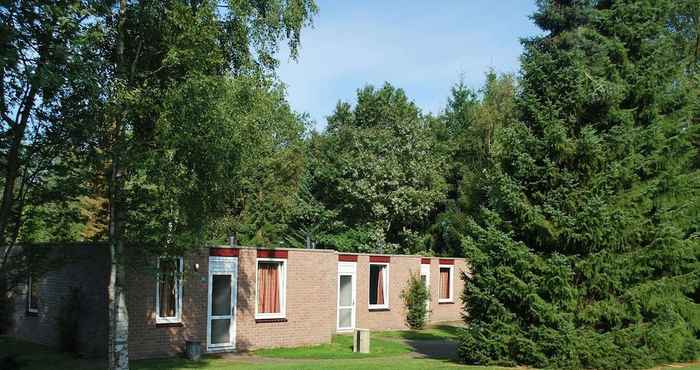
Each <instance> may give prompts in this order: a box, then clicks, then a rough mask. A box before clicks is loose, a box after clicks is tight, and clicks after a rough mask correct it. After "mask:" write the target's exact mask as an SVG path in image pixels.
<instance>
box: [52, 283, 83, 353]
mask: <svg viewBox="0 0 700 370" xmlns="http://www.w3.org/2000/svg"><path fill="white" fill-rule="evenodd" d="M62 303H63V304H62V305H61V311H60V313H59V315H58V321H57V322H58V335H59V346H60V349H61V351H63V352H68V353H74V354H77V353H78V350H79V343H78V324H79V323H80V289H78V288H71V290H70V292H69V293H68V296H67V297H65V298H64V299H63V302H62Z"/></svg>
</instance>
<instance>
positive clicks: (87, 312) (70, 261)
mask: <svg viewBox="0 0 700 370" xmlns="http://www.w3.org/2000/svg"><path fill="white" fill-rule="evenodd" d="M52 248H54V250H53V251H52V253H50V254H49V258H51V259H52V261H57V263H59V264H58V265H57V266H56V267H55V268H53V269H52V270H50V271H48V272H46V273H44V274H43V275H42V276H41V277H39V278H38V279H35V280H34V281H33V283H34V284H37V287H38V289H39V291H38V310H39V312H38V313H36V314H33V313H32V314H29V313H27V301H26V289H27V287H26V286H24V287H21V289H20V293H19V294H18V295H16V296H15V301H14V303H15V312H14V321H13V329H12V330H13V332H12V333H13V335H14V336H16V337H18V338H21V339H24V340H28V341H31V342H35V343H41V344H44V345H47V346H50V347H58V346H59V333H58V319H59V315H60V312H61V306H62V305H64V304H65V303H66V299H67V297H68V296H69V293H70V291H71V289H73V288H77V289H78V290H79V292H80V294H79V297H80V299H79V303H80V317H81V320H80V323H79V325H78V338H77V339H78V350H79V352H80V353H81V354H82V355H84V356H87V357H104V356H106V355H107V326H106V323H107V290H106V289H105V288H106V286H107V281H108V278H109V275H108V271H109V270H108V269H109V250H108V249H107V248H105V247H104V246H101V245H98V246H90V245H67V246H56V247H52Z"/></svg>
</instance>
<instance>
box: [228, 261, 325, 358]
mask: <svg viewBox="0 0 700 370" xmlns="http://www.w3.org/2000/svg"><path fill="white" fill-rule="evenodd" d="M256 258H257V256H256V250H255V249H245V248H243V249H241V250H240V257H239V264H238V266H239V267H238V268H239V272H238V315H237V320H236V324H237V325H236V329H237V336H236V342H237V348H238V349H239V350H249V349H256V348H264V347H294V346H302V345H309V344H318V343H327V342H330V340H331V336H332V334H333V333H334V332H335V320H336V309H335V308H336V300H337V296H336V294H337V292H336V290H337V288H336V286H337V274H338V266H337V255H336V254H335V252H333V251H328V250H297V251H295V250H289V252H288V258H287V293H286V299H287V310H286V311H287V315H286V316H287V317H286V320H287V321H286V322H257V323H256V320H255V270H256Z"/></svg>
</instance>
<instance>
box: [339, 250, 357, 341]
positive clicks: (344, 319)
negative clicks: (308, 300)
mask: <svg viewBox="0 0 700 370" xmlns="http://www.w3.org/2000/svg"><path fill="white" fill-rule="evenodd" d="M356 265H357V264H356V263H355V262H338V331H349V330H353V329H355V291H356V288H355V285H356V283H355V276H356V269H357V268H356Z"/></svg>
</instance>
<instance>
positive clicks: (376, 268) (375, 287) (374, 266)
mask: <svg viewBox="0 0 700 370" xmlns="http://www.w3.org/2000/svg"><path fill="white" fill-rule="evenodd" d="M369 308H389V265H387V264H385V263H371V264H370V265H369Z"/></svg>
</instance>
